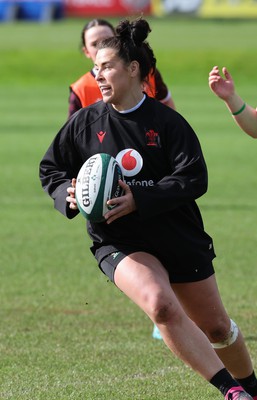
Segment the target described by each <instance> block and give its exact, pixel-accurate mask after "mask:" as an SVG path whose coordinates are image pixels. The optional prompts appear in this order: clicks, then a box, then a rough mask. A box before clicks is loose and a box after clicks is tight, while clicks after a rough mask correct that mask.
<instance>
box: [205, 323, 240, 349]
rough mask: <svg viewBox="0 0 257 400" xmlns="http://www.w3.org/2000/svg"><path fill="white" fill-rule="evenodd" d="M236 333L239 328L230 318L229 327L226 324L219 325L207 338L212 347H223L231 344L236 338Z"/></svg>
mask: <svg viewBox="0 0 257 400" xmlns="http://www.w3.org/2000/svg"><path fill="white" fill-rule="evenodd" d="M238 334H239V329H238V326H237V324H236V323H235V322H234V321H232V320H230V327H229V329H228V328H227V326H225V325H221V326H220V327H219V328H217V329H216V330H213V331H212V332H211V333H210V334H209V339H210V342H211V345H212V347H213V348H214V349H223V348H225V347H228V346H231V345H232V344H233V343H234V342H235V341H236V340H237V337H238Z"/></svg>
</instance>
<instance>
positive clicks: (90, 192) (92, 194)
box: [75, 153, 123, 222]
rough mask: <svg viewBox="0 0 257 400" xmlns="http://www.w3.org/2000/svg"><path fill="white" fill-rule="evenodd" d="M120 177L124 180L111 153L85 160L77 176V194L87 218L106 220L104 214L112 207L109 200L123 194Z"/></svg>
mask: <svg viewBox="0 0 257 400" xmlns="http://www.w3.org/2000/svg"><path fill="white" fill-rule="evenodd" d="M119 179H121V180H123V174H122V172H121V168H120V166H119V164H118V162H117V161H116V160H115V158H114V157H112V156H111V155H109V154H106V153H98V154H95V155H93V156H91V157H90V158H89V159H88V160H87V161H85V163H84V164H83V165H82V167H81V169H80V171H79V173H78V176H77V181H76V188H75V196H76V200H77V205H78V208H79V211H80V212H81V214H82V215H83V216H84V217H85V218H86V219H88V220H89V221H91V222H102V221H104V217H103V216H104V214H106V213H107V211H109V210H110V209H111V207H110V206H108V205H107V201H108V200H110V199H113V198H115V197H120V196H122V194H123V191H122V188H121V187H120V185H119V183H118V181H119Z"/></svg>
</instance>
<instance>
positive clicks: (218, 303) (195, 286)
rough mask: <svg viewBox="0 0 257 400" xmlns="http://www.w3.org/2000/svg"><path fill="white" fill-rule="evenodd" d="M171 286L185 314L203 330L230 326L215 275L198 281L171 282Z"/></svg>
mask: <svg viewBox="0 0 257 400" xmlns="http://www.w3.org/2000/svg"><path fill="white" fill-rule="evenodd" d="M172 288H173V290H174V292H175V294H176V296H177V297H178V299H179V301H180V303H181V305H182V306H183V308H184V310H185V311H186V313H187V315H188V316H189V317H190V318H191V319H192V320H193V321H194V322H195V323H196V324H197V325H198V326H199V327H200V328H201V329H202V330H203V331H210V330H212V329H215V327H217V326H221V325H225V326H227V327H229V326H230V319H229V317H228V315H227V312H226V310H225V307H224V305H223V303H222V299H221V296H220V293H219V289H218V286H217V282H216V278H215V275H212V276H210V277H209V278H207V279H204V280H202V281H199V282H192V283H176V284H172Z"/></svg>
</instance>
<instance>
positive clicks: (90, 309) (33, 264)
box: [0, 19, 257, 400]
mask: <svg viewBox="0 0 257 400" xmlns="http://www.w3.org/2000/svg"><path fill="white" fill-rule="evenodd" d="M84 22H85V21H83V20H69V21H68V20H67V21H62V22H59V23H56V24H49V25H43V24H33V23H29V24H25V23H19V24H9V25H8V24H2V25H0V36H1V42H0V52H1V57H0V71H1V74H0V93H1V96H0V113H1V121H0V141H1V142H0V143H1V144H0V163H1V176H2V180H1V181H2V188H3V192H2V196H1V253H0V266H1V267H0V282H1V284H0V295H1V307H0V327H1V328H0V354H1V361H0V399H1V400H7V399H8V400H46V399H47V400H68V399H69V400H70V399H74V400H79V399H87V400H132V399H133V400H139V399H140V400H159V399H162V400H170V399H172V400H182V399H186V398H189V393H190V399H192V400H197V399H199V398H202V399H203V398H204V399H205V400H211V399H217V400H218V398H221V396H220V395H219V393H218V392H217V391H216V390H214V389H213V388H212V387H210V385H207V384H206V383H205V382H204V381H203V380H202V379H201V378H199V377H198V376H196V375H195V374H194V373H193V372H191V371H190V370H189V369H188V368H187V367H185V366H184V365H183V364H182V363H181V362H180V361H179V360H177V359H175V358H174V357H173V356H171V355H170V353H169V351H168V350H167V349H166V347H165V346H164V344H163V343H162V342H160V341H155V340H153V339H152V338H151V332H152V324H151V322H150V321H149V320H148V319H147V318H146V317H145V316H144V315H143V314H142V313H141V312H140V311H139V310H138V309H137V308H136V307H135V306H134V305H133V304H132V303H131V302H130V301H129V300H128V299H126V298H125V297H124V296H123V295H122V294H121V293H120V292H119V291H118V290H116V289H115V288H114V287H113V285H112V284H111V283H109V282H108V280H107V279H106V277H105V276H104V275H102V274H101V273H100V272H99V271H98V269H97V266H96V263H95V261H94V259H93V257H92V256H91V253H90V251H89V245H90V242H89V240H88V238H87V234H86V232H85V227H84V220H83V219H82V217H79V216H78V217H77V218H76V219H75V220H72V221H68V220H66V219H65V218H64V217H63V216H61V214H59V213H58V212H56V211H55V210H54V209H53V206H52V202H51V199H50V198H48V197H47V196H46V195H45V194H44V193H43V191H42V189H41V186H40V182H39V179H38V164H39V161H40V159H41V157H42V156H43V154H44V153H45V151H46V148H47V147H48V145H49V144H50V141H51V139H52V138H53V137H54V135H55V134H56V133H57V131H58V129H59V128H60V126H61V125H62V124H63V123H64V122H65V120H66V118H67V106H68V86H69V84H70V83H71V82H73V81H75V80H76V79H77V78H78V77H79V76H80V75H81V74H82V73H83V72H84V71H85V70H87V69H88V68H90V67H91V65H90V63H89V62H88V61H87V60H85V59H84V58H83V57H82V55H81V53H80V52H79V38H80V31H81V28H82V26H83V24H84ZM150 23H151V26H152V33H151V36H150V37H149V41H150V43H151V45H152V47H153V48H154V50H155V53H156V56H157V59H158V67H159V69H160V71H161V72H162V74H163V77H164V79H165V81H166V82H167V84H168V85H169V87H170V89H171V91H172V94H173V97H174V100H175V102H176V105H177V109H178V111H179V112H181V113H182V114H183V115H184V116H185V117H186V118H187V119H188V120H189V122H190V123H191V125H192V126H193V128H194V129H195V131H196V132H197V134H198V136H199V139H200V141H201V143H202V147H203V150H204V154H205V157H206V161H207V165H208V169H209V191H208V193H207V194H206V195H205V196H204V197H203V198H201V199H199V202H198V203H199V205H200V207H201V210H202V213H203V217H204V220H205V226H206V230H207V231H208V233H210V234H211V236H212V237H213V238H214V243H215V248H216V253H217V259H216V260H215V266H216V271H217V278H218V282H219V284H220V290H221V293H222V295H223V299H224V302H225V304H226V307H227V309H228V310H229V313H230V315H231V317H232V318H233V319H235V320H236V321H237V322H238V323H239V325H240V326H241V329H242V331H243V333H244V334H245V337H246V342H247V344H248V346H249V348H250V350H251V353H252V357H253V361H254V364H255V367H256V366H257V333H256V326H257V279H256V272H257V261H256V260H257V246H256V244H257V229H256V212H257V204H256V199H257V174H256V170H257V157H256V142H255V141H254V140H253V139H251V138H250V137H248V136H247V135H246V134H244V133H242V132H241V131H240V130H239V128H238V127H237V126H236V125H235V124H234V123H233V121H232V118H231V117H230V116H229V114H228V112H227V110H226V109H225V106H224V105H223V104H222V102H221V101H220V100H218V99H217V98H216V97H215V96H214V95H213V94H212V93H211V92H210V90H209V88H208V73H209V70H210V69H211V68H212V66H213V65H217V64H218V65H220V66H223V65H226V66H227V67H228V68H229V69H230V70H231V72H232V74H233V76H234V78H235V81H236V83H237V88H238V91H239V92H240V94H241V95H242V96H243V98H244V99H245V101H246V102H248V103H250V104H252V105H256V102H257V99H256V86H257V74H256V70H257V58H256V57H255V53H256V31H257V28H256V21H251V22H249V21H234V22H228V21H226V22H223V23H221V21H198V20H176V19H164V20H157V19H151V20H150Z"/></svg>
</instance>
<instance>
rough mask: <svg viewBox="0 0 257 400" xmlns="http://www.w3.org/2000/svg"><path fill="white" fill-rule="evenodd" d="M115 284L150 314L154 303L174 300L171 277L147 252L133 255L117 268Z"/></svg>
mask: <svg viewBox="0 0 257 400" xmlns="http://www.w3.org/2000/svg"><path fill="white" fill-rule="evenodd" d="M114 282H115V284H116V285H117V287H118V288H119V289H120V290H122V291H123V292H124V293H125V294H126V295H127V296H128V297H129V298H130V299H131V300H133V301H134V302H135V303H136V304H137V305H139V307H141V308H142V309H143V310H144V311H146V312H148V311H149V309H150V308H151V307H154V303H155V304H157V303H158V302H159V304H160V303H161V302H162V303H165V302H168V301H171V300H172V299H173V300H174V303H176V302H177V300H176V298H175V295H174V293H173V291H172V288H171V286H170V282H169V275H168V272H167V271H166V269H165V268H164V267H163V265H162V264H161V263H160V261H159V260H158V259H157V258H156V257H154V256H153V255H151V254H149V253H145V252H136V253H132V254H130V255H129V256H126V257H125V258H123V259H122V260H121V261H120V263H119V264H118V266H117V267H116V270H115V274H114Z"/></svg>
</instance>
